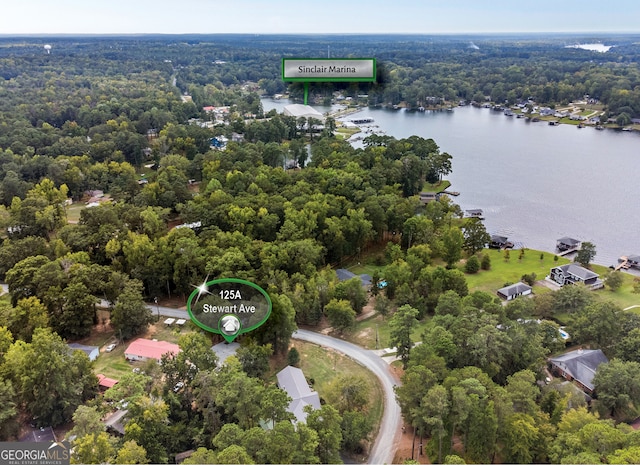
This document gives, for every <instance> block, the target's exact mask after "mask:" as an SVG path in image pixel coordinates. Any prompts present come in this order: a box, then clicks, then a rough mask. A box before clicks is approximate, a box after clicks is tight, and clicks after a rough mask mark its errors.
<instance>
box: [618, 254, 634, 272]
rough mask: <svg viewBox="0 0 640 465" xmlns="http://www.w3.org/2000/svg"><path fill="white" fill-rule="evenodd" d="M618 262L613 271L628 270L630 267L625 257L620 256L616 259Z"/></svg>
mask: <svg viewBox="0 0 640 465" xmlns="http://www.w3.org/2000/svg"><path fill="white" fill-rule="evenodd" d="M618 261H619V262H620V263H618V265H617V266H616V267H615V268H614V270H615V271H620V270H628V269H629V268H631V263H629V259H628V258H627V257H620V258H619V260H618Z"/></svg>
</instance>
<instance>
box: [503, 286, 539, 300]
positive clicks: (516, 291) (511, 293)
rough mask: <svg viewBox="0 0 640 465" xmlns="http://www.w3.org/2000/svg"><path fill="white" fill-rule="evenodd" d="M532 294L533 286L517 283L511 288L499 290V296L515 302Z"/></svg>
mask: <svg viewBox="0 0 640 465" xmlns="http://www.w3.org/2000/svg"><path fill="white" fill-rule="evenodd" d="M529 294H531V286H529V285H527V284H525V283H515V284H512V285H511V286H506V287H503V288H502V289H498V295H499V296H500V297H502V298H503V299H506V300H513V299H515V298H517V297H520V296H521V295H529Z"/></svg>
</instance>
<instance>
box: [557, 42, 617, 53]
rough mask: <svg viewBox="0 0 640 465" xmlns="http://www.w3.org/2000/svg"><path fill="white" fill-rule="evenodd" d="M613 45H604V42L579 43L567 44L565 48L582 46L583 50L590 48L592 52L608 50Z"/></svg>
mask: <svg viewBox="0 0 640 465" xmlns="http://www.w3.org/2000/svg"><path fill="white" fill-rule="evenodd" d="M612 47H614V46H613V45H604V44H578V45H567V46H566V47H565V48H580V49H582V50H589V51H591V52H600V53H604V52H608V51H609V50H611V48H612Z"/></svg>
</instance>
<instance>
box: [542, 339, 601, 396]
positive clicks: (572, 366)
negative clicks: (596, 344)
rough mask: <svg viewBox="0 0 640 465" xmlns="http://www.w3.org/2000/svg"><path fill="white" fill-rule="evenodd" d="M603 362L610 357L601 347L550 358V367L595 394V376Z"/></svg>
mask: <svg viewBox="0 0 640 465" xmlns="http://www.w3.org/2000/svg"><path fill="white" fill-rule="evenodd" d="M602 363H609V359H608V358H607V357H606V355H605V354H604V353H603V352H602V351H601V350H600V349H596V350H582V349H579V350H574V351H572V352H567V353H566V354H562V355H560V356H558V357H554V358H550V359H549V367H550V369H551V372H552V373H553V374H554V375H557V376H561V377H563V378H564V379H566V380H567V381H575V382H576V383H577V384H578V386H580V388H581V389H582V390H583V391H584V392H586V393H587V394H589V395H592V394H593V389H594V385H593V378H594V376H595V375H596V370H597V369H598V367H599V366H600V365H601V364H602Z"/></svg>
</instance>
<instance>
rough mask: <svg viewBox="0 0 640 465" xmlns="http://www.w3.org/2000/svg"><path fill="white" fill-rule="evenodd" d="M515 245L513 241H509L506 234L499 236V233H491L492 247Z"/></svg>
mask: <svg viewBox="0 0 640 465" xmlns="http://www.w3.org/2000/svg"><path fill="white" fill-rule="evenodd" d="M509 247H513V243H511V242H509V238H508V237H505V236H498V235H497V234H492V235H491V240H490V241H489V248H490V249H505V248H509Z"/></svg>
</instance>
